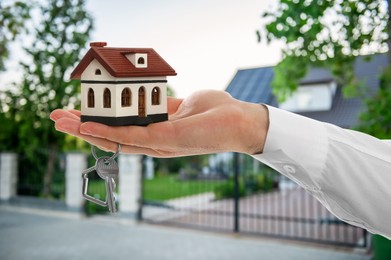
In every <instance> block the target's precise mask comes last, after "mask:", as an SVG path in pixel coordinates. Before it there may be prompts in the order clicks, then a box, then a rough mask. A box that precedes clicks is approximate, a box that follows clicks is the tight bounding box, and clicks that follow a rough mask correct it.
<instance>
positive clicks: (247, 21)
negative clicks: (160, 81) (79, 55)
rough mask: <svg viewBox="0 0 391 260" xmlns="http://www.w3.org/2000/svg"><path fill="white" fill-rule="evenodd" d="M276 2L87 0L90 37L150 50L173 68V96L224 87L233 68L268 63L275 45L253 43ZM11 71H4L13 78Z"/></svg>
mask: <svg viewBox="0 0 391 260" xmlns="http://www.w3.org/2000/svg"><path fill="white" fill-rule="evenodd" d="M274 5H276V0H246V1H237V0H197V1H189V0H166V1H161V0H143V1H136V0H110V1H96V0H87V5H86V8H87V10H88V11H89V12H90V14H91V15H92V17H93V18H94V25H95V28H94V31H93V33H92V37H91V41H104V42H107V43H108V45H107V46H110V47H145V48H153V49H155V50H156V51H157V52H158V53H159V54H160V56H162V57H163V58H164V59H165V60H166V61H167V62H168V63H169V64H170V65H171V67H173V68H174V69H175V71H176V72H177V74H178V75H177V76H174V77H169V78H168V84H169V85H170V86H171V88H173V89H174V92H175V94H176V96H177V97H186V96H188V95H190V94H191V93H192V92H194V91H196V90H200V89H219V90H223V89H225V88H226V87H227V85H228V84H229V82H230V81H231V80H232V78H233V76H234V75H235V73H236V71H237V70H238V69H243V68H253V67H260V66H271V65H275V64H277V63H278V61H279V60H280V59H281V51H280V47H279V46H281V45H280V44H279V43H273V44H270V45H267V44H266V43H265V42H262V43H258V42H257V36H256V30H258V29H260V28H261V26H262V19H261V14H262V12H263V11H265V10H270V9H271V8H272V7H273V6H274ZM15 75H16V74H15V73H13V72H12V71H11V72H9V73H6V74H3V75H2V77H3V79H0V81H6V82H7V81H12V78H15V77H16V76H15Z"/></svg>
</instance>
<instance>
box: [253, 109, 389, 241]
mask: <svg viewBox="0 0 391 260" xmlns="http://www.w3.org/2000/svg"><path fill="white" fill-rule="evenodd" d="M268 110H269V120H270V124H269V130H268V134H267V138H266V143H265V147H264V151H263V153H262V154H258V155H253V157H254V158H255V159H257V160H259V161H261V162H263V163H265V164H267V165H269V166H270V167H272V168H274V169H275V170H277V171H278V172H280V173H282V174H283V175H285V176H287V177H288V178H290V179H292V180H293V181H295V182H297V183H298V184H299V185H300V186H302V187H303V188H304V189H306V190H307V191H308V192H310V193H311V194H312V195H313V196H315V197H316V198H317V199H318V200H319V201H320V202H321V203H322V204H323V205H324V206H325V207H326V208H327V209H328V210H329V211H331V212H332V213H333V214H334V215H335V216H337V217H338V218H340V219H341V220H343V221H345V222H347V223H349V224H352V225H355V226H359V227H362V228H365V229H367V230H368V231H369V232H371V233H376V234H381V235H383V236H385V237H387V238H389V239H391V142H389V141H381V140H379V139H376V138H374V137H372V136H369V135H366V134H363V133H360V132H357V131H352V130H346V129H342V128H339V127H337V126H334V125H331V124H327V123H322V122H319V121H316V120H313V119H309V118H306V117H303V116H299V115H296V114H293V113H290V112H287V111H283V110H280V109H277V108H274V107H268Z"/></svg>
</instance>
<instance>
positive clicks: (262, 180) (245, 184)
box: [214, 166, 277, 199]
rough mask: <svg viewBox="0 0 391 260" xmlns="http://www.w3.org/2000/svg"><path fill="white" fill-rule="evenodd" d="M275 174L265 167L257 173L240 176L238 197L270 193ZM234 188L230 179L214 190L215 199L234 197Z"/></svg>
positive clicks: (273, 184)
mask: <svg viewBox="0 0 391 260" xmlns="http://www.w3.org/2000/svg"><path fill="white" fill-rule="evenodd" d="M276 174H277V173H276V172H275V171H274V170H272V169H271V168H269V167H266V166H264V167H263V168H262V169H261V171H259V172H258V173H251V174H241V176H239V197H244V196H248V195H252V194H254V193H258V192H269V191H271V190H272V189H273V188H274V186H275V176H276ZM234 187H235V186H234V179H233V177H231V178H229V180H227V181H226V182H224V183H222V184H221V185H219V186H217V187H216V188H215V189H214V193H215V198H216V199H225V198H233V197H234V196H235V193H234Z"/></svg>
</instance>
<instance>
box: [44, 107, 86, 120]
mask: <svg viewBox="0 0 391 260" xmlns="http://www.w3.org/2000/svg"><path fill="white" fill-rule="evenodd" d="M60 118H71V119H75V120H79V121H80V118H79V117H78V116H77V115H75V114H73V113H71V112H69V111H67V110H63V109H56V110H54V111H53V112H52V113H50V119H52V120H53V121H57V120H58V119H60Z"/></svg>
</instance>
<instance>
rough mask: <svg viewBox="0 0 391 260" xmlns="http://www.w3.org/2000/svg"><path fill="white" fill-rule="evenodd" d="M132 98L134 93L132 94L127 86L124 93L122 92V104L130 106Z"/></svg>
mask: <svg viewBox="0 0 391 260" xmlns="http://www.w3.org/2000/svg"><path fill="white" fill-rule="evenodd" d="M131 98H132V95H131V92H130V89H129V88H125V89H124V90H122V93H121V106H122V107H130V105H131Z"/></svg>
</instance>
